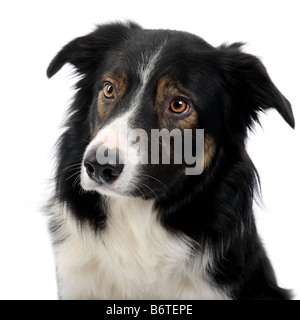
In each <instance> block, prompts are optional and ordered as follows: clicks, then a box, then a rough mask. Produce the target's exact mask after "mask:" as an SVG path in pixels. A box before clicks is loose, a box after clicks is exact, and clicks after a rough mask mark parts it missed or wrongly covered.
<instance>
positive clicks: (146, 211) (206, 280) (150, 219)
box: [52, 198, 229, 299]
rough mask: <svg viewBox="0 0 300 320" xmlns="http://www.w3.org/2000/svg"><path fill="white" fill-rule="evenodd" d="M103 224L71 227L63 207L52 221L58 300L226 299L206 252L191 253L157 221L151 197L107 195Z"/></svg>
mask: <svg viewBox="0 0 300 320" xmlns="http://www.w3.org/2000/svg"><path fill="white" fill-rule="evenodd" d="M107 201H108V208H109V209H108V214H107V222H106V227H105V228H104V229H103V230H102V231H100V232H99V233H98V234H95V232H94V231H92V229H91V228H90V227H89V226H88V225H85V226H83V227H80V226H78V225H77V223H76V222H75V220H74V219H73V217H72V216H71V214H70V212H69V211H68V210H67V208H66V207H65V206H62V207H61V210H59V207H57V212H56V215H54V216H53V218H52V219H54V220H53V222H54V223H55V224H60V225H62V228H60V229H59V231H57V232H56V233H54V242H55V240H58V239H64V240H63V241H61V242H58V243H57V244H56V245H55V246H54V249H55V253H56V263H57V277H58V283H59V291H60V295H61V298H63V299H228V298H229V297H228V296H227V295H226V293H225V292H223V291H221V290H220V289H218V288H217V287H216V286H215V285H214V284H213V282H212V281H211V280H210V277H209V274H208V273H207V268H208V267H210V268H212V267H213V261H212V259H211V256H210V255H209V252H206V251H203V252H202V253H201V254H200V253H198V254H197V255H193V254H192V250H191V243H190V241H189V239H187V237H185V236H184V235H178V236H175V235H173V234H171V233H169V232H168V231H167V230H166V229H164V228H163V227H162V226H161V225H160V223H159V222H158V220H157V213H156V212H155V211H154V210H153V202H152V201H144V200H138V199H129V198H128V199H126V198H118V199H117V198H108V199H107Z"/></svg>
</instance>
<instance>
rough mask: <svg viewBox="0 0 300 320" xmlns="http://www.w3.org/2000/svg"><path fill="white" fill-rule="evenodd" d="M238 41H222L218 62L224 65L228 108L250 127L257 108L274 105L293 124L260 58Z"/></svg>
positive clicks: (282, 99)
mask: <svg viewBox="0 0 300 320" xmlns="http://www.w3.org/2000/svg"><path fill="white" fill-rule="evenodd" d="M241 46H242V44H240V43H236V44H233V45H230V46H226V45H222V46H221V47H220V48H219V49H220V50H221V52H222V62H223V66H224V68H225V77H226V86H228V88H227V90H228V91H229V93H230V97H229V99H230V100H231V101H230V103H231V108H233V109H234V112H235V114H236V115H239V116H240V117H241V118H240V121H241V122H243V124H242V123H240V124H237V123H236V125H237V126H239V125H240V126H242V125H244V126H245V124H246V126H247V127H250V126H251V124H252V122H253V120H256V121H257V120H258V112H259V111H265V110H267V109H269V108H274V109H276V110H277V111H278V112H279V113H280V114H281V116H282V117H283V119H284V120H285V121H286V122H287V123H288V124H289V125H290V126H291V127H292V128H294V127H295V120H294V116H293V111H292V108H291V105H290V103H289V101H288V100H287V99H286V98H285V97H284V96H283V95H282V94H281V92H280V91H279V90H278V89H277V88H276V86H275V85H274V83H273V82H272V80H271V79H270V77H269V75H268V73H267V71H266V68H265V67H264V65H263V64H262V62H261V61H260V60H259V59H258V58H256V57H254V56H252V55H250V54H247V53H244V52H242V51H241Z"/></svg>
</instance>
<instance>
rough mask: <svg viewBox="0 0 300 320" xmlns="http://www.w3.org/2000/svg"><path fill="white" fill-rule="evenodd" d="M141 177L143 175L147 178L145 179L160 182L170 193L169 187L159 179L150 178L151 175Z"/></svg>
mask: <svg viewBox="0 0 300 320" xmlns="http://www.w3.org/2000/svg"><path fill="white" fill-rule="evenodd" d="M141 175H142V176H145V177H148V178H151V179H153V180H155V181H157V182H159V183H160V184H161V185H163V186H164V187H165V188H166V190H167V191H170V188H169V187H168V186H166V185H165V184H164V183H163V182H162V181H160V180H159V179H157V178H155V177H153V176H150V175H148V174H141Z"/></svg>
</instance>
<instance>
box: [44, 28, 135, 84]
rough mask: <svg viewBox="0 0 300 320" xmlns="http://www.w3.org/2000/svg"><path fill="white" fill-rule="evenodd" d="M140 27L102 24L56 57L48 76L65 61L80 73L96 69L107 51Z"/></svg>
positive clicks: (76, 40) (62, 50) (71, 43)
mask: <svg viewBox="0 0 300 320" xmlns="http://www.w3.org/2000/svg"><path fill="white" fill-rule="evenodd" d="M139 28H140V27H139V26H138V25H136V24H134V23H124V24H123V23H115V24H107V25H101V26H98V27H97V29H96V30H95V31H94V32H92V33H90V34H88V35H86V36H83V37H79V38H76V39H74V40H73V41H71V42H70V43H68V44H67V45H66V46H64V47H63V48H62V49H61V51H60V52H58V54H57V55H56V56H55V57H54V59H53V60H52V62H51V63H50V65H49V67H48V69H47V76H48V78H51V77H52V76H53V75H55V74H56V73H57V72H58V71H59V70H60V69H61V68H62V67H63V65H64V64H65V63H71V64H72V65H73V66H74V67H75V69H76V71H77V72H78V73H80V74H87V73H88V72H90V71H93V70H95V69H96V68H97V67H98V65H97V63H101V60H102V59H101V58H102V57H103V55H104V54H105V52H107V51H108V50H109V49H111V48H113V47H114V46H117V45H118V44H120V42H122V41H123V40H124V39H126V37H127V36H128V34H129V33H130V31H132V30H134V29H139Z"/></svg>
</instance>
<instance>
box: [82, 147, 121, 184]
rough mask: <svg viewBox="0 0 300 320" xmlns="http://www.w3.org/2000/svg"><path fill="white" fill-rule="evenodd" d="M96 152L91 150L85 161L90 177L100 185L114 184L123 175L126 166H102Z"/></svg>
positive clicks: (106, 164) (119, 164)
mask: <svg viewBox="0 0 300 320" xmlns="http://www.w3.org/2000/svg"><path fill="white" fill-rule="evenodd" d="M96 151H97V150H90V151H89V152H88V153H87V154H86V156H85V158H84V161H83V163H84V166H85V168H86V172H87V174H88V176H89V177H90V178H91V179H93V180H94V181H96V182H98V183H113V182H114V181H115V180H117V179H118V177H119V176H120V174H121V173H122V171H123V168H124V164H121V163H115V164H111V163H105V164H100V163H99V162H98V161H97V158H96Z"/></svg>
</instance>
